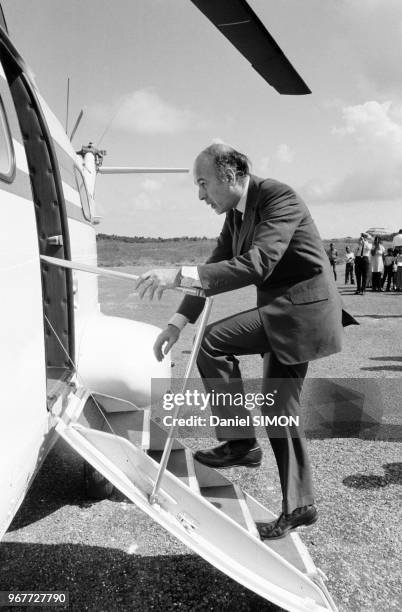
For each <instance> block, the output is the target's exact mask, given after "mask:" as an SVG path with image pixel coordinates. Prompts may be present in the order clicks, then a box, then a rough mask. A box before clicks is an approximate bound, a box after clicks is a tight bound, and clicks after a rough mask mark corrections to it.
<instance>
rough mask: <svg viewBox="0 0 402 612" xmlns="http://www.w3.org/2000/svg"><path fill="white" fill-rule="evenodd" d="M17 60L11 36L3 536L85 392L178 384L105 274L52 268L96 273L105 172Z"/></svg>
mask: <svg viewBox="0 0 402 612" xmlns="http://www.w3.org/2000/svg"><path fill="white" fill-rule="evenodd" d="M14 52H15V49H14V48H13V46H12V43H10V41H9V39H8V37H7V35H6V33H5V32H3V31H1V57H0V62H1V63H0V201H1V205H0V206H1V215H2V223H1V224H0V255H1V257H0V272H1V275H0V278H1V288H2V291H1V296H2V299H1V300H0V376H1V383H2V384H1V388H2V399H3V401H2V411H1V412H2V415H1V427H0V490H1V495H0V537H1V536H2V535H3V533H4V532H5V531H6V529H7V528H8V526H9V524H10V522H11V520H12V519H13V517H14V515H15V513H16V511H17V509H18V507H19V505H20V504H21V501H22V500H23V498H24V496H25V494H26V492H27V490H28V487H29V486H30V483H31V482H32V480H33V478H34V476H35V474H36V472H37V470H38V469H39V466H40V465H41V463H42V461H43V459H44V458H45V457H46V454H47V452H48V450H49V449H50V447H51V445H52V443H53V442H54V440H55V439H56V438H57V436H56V435H55V431H54V427H55V424H56V422H57V419H58V418H60V417H63V414H64V413H68V411H69V410H71V409H72V406H73V405H75V404H76V403H77V401H78V402H79V399H80V393H82V389H83V388H86V389H91V390H93V391H94V392H96V393H102V394H104V395H105V396H107V397H109V396H110V397H112V398H113V397H117V398H119V400H121V402H125V404H124V406H125V408H123V409H130V408H133V405H134V406H138V407H144V406H146V405H149V404H150V402H151V379H152V378H158V379H165V380H166V385H168V384H169V382H168V381H169V378H170V362H169V359H166V360H165V361H164V362H163V363H162V364H159V363H158V362H157V361H156V359H155V357H154V355H153V353H152V345H153V341H154V339H155V338H156V335H157V334H158V333H159V329H158V328H156V327H154V326H151V325H148V324H145V323H140V322H137V321H132V320H127V319H122V318H115V317H107V316H105V315H103V314H102V313H101V312H100V307H99V298H98V277H97V276H96V275H93V274H88V273H87V272H82V271H77V270H74V271H73V272H71V271H66V270H64V269H62V268H57V267H54V266H49V265H47V264H43V262H41V260H40V256H41V255H51V256H55V257H58V258H62V259H71V260H73V261H78V262H82V263H84V264H88V265H91V266H96V263H97V253H96V232H95V224H96V222H97V219H96V211H95V200H94V188H95V178H96V164H95V158H94V154H93V153H91V152H89V153H88V152H87V153H86V155H85V156H84V158H83V157H82V156H81V155H77V154H76V153H75V151H74V149H73V147H72V145H71V143H70V141H69V139H68V137H67V136H66V134H65V132H64V130H63V128H62V126H61V124H60V123H59V121H58V120H57V118H56V117H55V115H54V114H53V113H52V112H51V110H50V109H49V107H48V105H47V104H46V102H45V101H44V100H43V98H42V97H41V96H40V95H39V93H38V91H37V89H36V86H35V85H34V83H33V81H32V79H31V77H30V74H29V69H27V68H26V66H25V64H24V62H23V61H22V60H21V58H20V57H19V56H18V53H17V52H15V53H14ZM114 402H115V400H113V399H110V402H109V403H110V410H113V403H114ZM128 402H130V403H128ZM115 403H116V402H115ZM114 409H119V410H121V409H122V408H121V404H120V405H119V407H118V408H116V407H115V408H114Z"/></svg>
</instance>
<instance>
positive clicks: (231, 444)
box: [194, 440, 262, 468]
mask: <svg viewBox="0 0 402 612" xmlns="http://www.w3.org/2000/svg"><path fill="white" fill-rule="evenodd" d="M194 458H195V459H197V461H199V462H200V463H203V464H204V465H209V466H210V467H216V468H227V467H235V466H240V465H244V466H246V467H258V466H259V465H260V464H261V458H262V451H261V449H260V447H259V446H258V443H257V442H256V440H251V444H250V441H249V440H228V441H227V442H223V443H222V444H220V445H219V446H216V447H215V448H208V449H207V450H204V451H197V452H196V453H195V455H194Z"/></svg>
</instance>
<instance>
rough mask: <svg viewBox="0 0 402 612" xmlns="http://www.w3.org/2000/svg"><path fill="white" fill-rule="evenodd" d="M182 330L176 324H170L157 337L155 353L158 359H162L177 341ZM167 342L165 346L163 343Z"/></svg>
mask: <svg viewBox="0 0 402 612" xmlns="http://www.w3.org/2000/svg"><path fill="white" fill-rule="evenodd" d="M179 336H180V330H179V328H178V327H176V326H175V325H168V326H167V327H166V328H165V329H164V330H163V331H161V333H160V334H159V336H158V337H157V339H156V340H155V344H154V354H155V357H156V358H157V360H158V361H162V359H163V358H164V356H165V355H167V354H168V352H169V351H170V349H171V348H172V346H173V345H174V344H175V343H176V342H177V340H178V339H179ZM164 344H166V346H165V347H163V345H164Z"/></svg>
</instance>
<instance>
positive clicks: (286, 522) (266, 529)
mask: <svg viewBox="0 0 402 612" xmlns="http://www.w3.org/2000/svg"><path fill="white" fill-rule="evenodd" d="M317 519H318V512H317V508H316V507H315V506H302V507H301V508H296V510H293V512H292V513H291V514H283V513H282V514H281V515H280V517H279V518H278V519H277V520H276V521H272V523H258V525H257V528H258V532H259V534H260V538H261V540H277V539H279V538H284V537H285V536H286V535H287V534H288V533H289V531H291V530H292V529H295V528H296V527H300V526H301V525H312V524H313V523H315V522H316V520H317Z"/></svg>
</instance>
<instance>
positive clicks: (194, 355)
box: [149, 297, 213, 504]
mask: <svg viewBox="0 0 402 612" xmlns="http://www.w3.org/2000/svg"><path fill="white" fill-rule="evenodd" d="M212 302H213V298H212V297H208V298H206V300H205V306H204V310H203V312H202V315H201V321H200V323H199V325H198V329H197V333H196V336H195V340H194V345H193V349H192V351H191V355H190V359H189V361H188V364H187V368H186V372H185V374H184V380H183V385H182V390H181V392H182V393H183V394H184V392H185V390H186V386H187V382H188V379H189V378H190V376H191V372H192V371H193V368H194V365H195V362H196V359H197V355H198V351H199V349H200V346H201V341H202V337H203V335H204V330H205V327H206V324H207V322H208V318H209V315H210V312H211V308H212ZM180 408H181V406H180V405H179V404H177V405H176V408H175V410H174V412H173V415H172V423H173V424H172V426H171V427H170V429H169V433H168V437H167V440H166V443H165V447H164V449H163V454H162V458H161V461H160V464H159V469H158V474H157V476H156V481H155V484H154V488H153V490H152V493H151V495H150V497H149V503H150V504H154V503H156V502H157V501H158V490H159V488H160V485H161V481H162V477H163V474H164V472H165V470H166V467H167V464H168V461H169V457H170V453H171V451H172V447H173V442H174V439H175V438H174V436H175V434H176V431H177V429H178V425H177V419H178V415H179V412H180Z"/></svg>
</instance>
